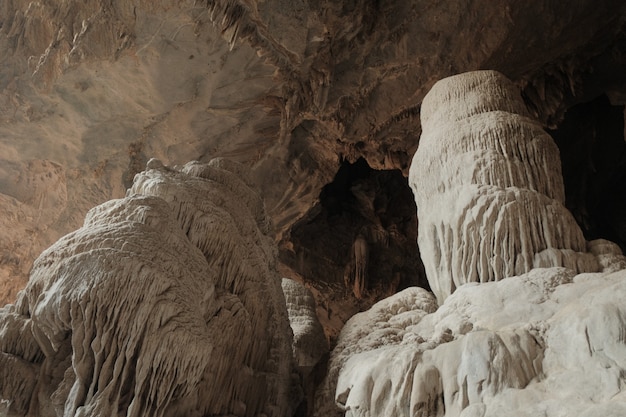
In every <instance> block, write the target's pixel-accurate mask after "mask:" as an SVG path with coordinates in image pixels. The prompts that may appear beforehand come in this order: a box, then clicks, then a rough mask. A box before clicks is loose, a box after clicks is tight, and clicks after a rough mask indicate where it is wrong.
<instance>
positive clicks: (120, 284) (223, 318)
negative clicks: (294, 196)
mask: <svg viewBox="0 0 626 417" xmlns="http://www.w3.org/2000/svg"><path fill="white" fill-rule="evenodd" d="M269 230H270V228H269V222H268V220H267V217H266V215H265V211H264V208H263V203H262V200H261V199H260V198H259V196H258V195H257V194H256V193H255V192H254V191H253V190H252V189H251V188H250V181H249V179H246V173H245V172H244V169H243V168H242V166H240V165H238V164H235V163H232V162H229V161H226V160H219V159H216V160H212V161H211V162H210V163H209V164H198V163H189V164H187V165H185V166H184V167H182V168H177V169H171V168H167V167H164V166H163V165H162V164H160V163H159V162H158V161H155V160H152V161H150V162H149V163H148V169H147V170H146V171H145V172H143V173H141V174H139V175H137V176H136V178H135V182H134V185H133V186H132V188H131V189H130V190H129V191H128V193H127V196H126V197H125V198H123V199H120V200H113V201H110V202H108V203H105V204H102V205H100V206H98V207H96V208H94V209H92V210H91V211H90V212H89V214H88V215H87V218H86V219H85V223H84V225H83V227H82V228H80V229H79V230H77V231H75V232H73V233H70V234H69V235H67V236H65V237H63V238H62V239H60V240H59V241H58V242H57V243H55V244H54V245H53V246H51V247H50V248H49V249H48V250H46V251H45V252H44V253H43V254H42V255H41V256H40V257H39V258H38V259H37V261H36V262H35V265H34V267H33V270H32V272H31V276H30V280H29V283H28V285H27V287H26V288H25V289H24V290H23V291H22V292H20V294H19V296H18V298H17V301H16V303H15V304H13V305H7V306H6V307H4V308H2V309H0V335H1V337H0V398H2V399H4V400H8V413H9V414H8V415H10V416H33V417H34V416H53V415H56V416H67V417H69V416H128V417H130V416H137V417H139V416H202V415H222V416H226V415H228V416H231V415H236V416H258V415H263V416H274V417H280V416H285V415H288V414H290V412H291V411H292V410H291V408H292V407H293V406H294V404H293V401H292V399H293V392H296V393H297V384H298V382H297V381H293V380H292V361H293V359H292V358H293V356H292V345H291V343H292V332H291V329H290V327H289V320H288V317H287V309H286V305H285V299H284V297H283V293H282V290H281V282H280V278H279V277H278V275H277V273H276V270H275V257H276V249H275V246H274V244H273V241H272V238H271V237H270V236H268V232H269ZM294 387H295V388H294ZM290 397H291V398H290Z"/></svg>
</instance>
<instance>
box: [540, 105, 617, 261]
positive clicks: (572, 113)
mask: <svg viewBox="0 0 626 417" xmlns="http://www.w3.org/2000/svg"><path fill="white" fill-rule="evenodd" d="M549 133H550V134H551V135H552V137H553V138H554V140H555V141H556V143H557V145H558V146H559V149H560V151H561V163H562V168H563V178H564V183H565V195H566V205H567V208H568V209H569V210H570V211H571V212H572V213H573V214H574V217H575V218H576V221H577V222H578V224H579V225H580V227H581V228H582V230H583V233H584V234H585V238H586V239H587V240H591V239H597V238H605V239H609V240H612V241H614V242H616V243H617V244H619V245H620V246H621V248H622V250H625V249H626V142H624V106H613V105H611V103H610V102H609V100H608V98H607V97H606V96H604V95H603V96H600V97H598V98H596V99H594V100H592V101H590V102H587V103H582V104H579V105H576V106H574V107H572V108H570V109H569V110H568V111H567V113H566V114H565V118H564V120H563V122H562V123H561V124H560V125H559V127H558V128H557V129H556V130H554V131H549Z"/></svg>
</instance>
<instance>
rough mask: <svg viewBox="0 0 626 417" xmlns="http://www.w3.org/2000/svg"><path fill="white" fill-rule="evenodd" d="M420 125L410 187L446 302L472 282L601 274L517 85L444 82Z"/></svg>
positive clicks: (555, 153)
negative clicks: (561, 270) (556, 271)
mask: <svg viewBox="0 0 626 417" xmlns="http://www.w3.org/2000/svg"><path fill="white" fill-rule="evenodd" d="M421 119H422V136H421V139H420V145H419V148H418V149H417V152H416V153H415V156H414V157H413V162H412V165H411V172H410V180H409V182H410V185H411V188H412V189H413V192H414V194H415V202H416V204H417V207H418V217H419V230H418V242H419V247H420V252H421V255H422V260H423V261H424V267H425V269H426V275H427V276H428V281H429V284H430V287H431V289H432V290H433V292H434V293H435V295H436V296H437V299H438V300H439V301H440V302H441V301H443V300H445V298H446V297H448V296H449V295H450V294H451V293H453V292H454V290H455V289H456V288H457V287H459V286H461V285H463V284H465V283H468V282H489V281H498V280H500V279H502V278H506V277H511V276H515V275H521V274H523V273H525V272H528V271H530V270H531V269H532V268H536V267H550V266H564V267H567V268H571V269H573V270H574V271H576V272H595V271H597V270H598V265H597V263H596V260H595V259H594V257H593V256H592V255H590V254H588V253H586V252H587V248H586V242H585V239H584V237H583V234H582V231H581V230H580V228H579V227H578V225H577V224H576V221H575V220H574V217H573V216H572V215H571V213H570V212H569V211H568V210H567V209H566V208H565V205H564V204H565V193H564V188H563V177H562V175H561V163H560V159H559V150H558V148H557V147H556V145H555V144H554V142H553V140H552V138H551V137H550V136H549V135H548V134H547V133H546V132H545V131H544V130H543V129H542V127H541V125H540V124H539V123H538V122H536V121H535V120H533V119H531V118H529V116H528V112H527V110H526V106H525V105H524V102H523V101H522V98H521V96H520V94H519V90H518V88H517V87H516V86H515V85H514V84H513V83H512V82H511V81H509V80H508V79H507V78H506V77H504V76H503V75H502V74H500V73H498V72H495V71H476V72H471V73H465V74H460V75H456V76H452V77H449V78H445V79H443V80H441V81H439V82H438V83H437V84H435V85H434V86H433V88H432V90H431V91H430V92H429V93H428V94H427V95H426V97H425V98H424V101H423V103H422V114H421Z"/></svg>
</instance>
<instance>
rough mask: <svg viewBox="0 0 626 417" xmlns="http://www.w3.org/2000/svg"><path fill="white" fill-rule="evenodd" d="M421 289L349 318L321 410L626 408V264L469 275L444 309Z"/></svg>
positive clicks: (474, 412)
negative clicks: (593, 269)
mask: <svg viewBox="0 0 626 417" xmlns="http://www.w3.org/2000/svg"><path fill="white" fill-rule="evenodd" d="M614 255H615V256H616V257H620V258H621V261H620V262H623V261H624V257H623V256H620V255H617V254H614ZM420 291H421V290H420V289H417V288H414V289H408V290H405V291H404V292H401V293H398V294H396V295H394V296H392V297H390V298H388V299H385V300H383V301H381V302H379V303H378V304H376V305H375V306H374V307H372V309H371V310H369V311H367V312H364V313H360V314H358V315H356V316H354V317H353V318H352V319H351V320H350V321H349V322H348V323H347V324H346V326H345V327H344V329H343V330H342V333H341V335H340V337H339V342H338V345H337V348H335V349H334V351H333V353H332V354H331V358H330V363H329V371H328V376H327V379H326V380H325V381H324V383H323V385H322V386H321V387H320V389H319V391H318V393H317V406H318V409H317V414H316V415H317V416H320V417H321V416H332V415H336V416H339V415H344V414H345V416H359V417H374V416H381V415H389V416H418V417H431V416H437V417H443V416H445V417H456V416H462V417H477V416H480V417H496V416H503V415H506V416H511V417H513V416H515V417H522V416H524V417H531V416H537V415H543V416H546V417H556V416H562V415H584V416H598V417H600V416H607V415H610V416H619V415H623V413H624V412H625V411H626V390H625V389H624V382H625V378H624V374H625V372H626V341H625V340H624V337H623V334H624V328H626V320H625V317H626V309H625V308H624V303H623V302H622V300H623V299H624V297H625V296H626V271H624V270H621V271H619V272H614V273H606V272H605V273H584V274H578V275H576V274H575V272H574V271H572V270H570V269H566V268H546V269H544V268H537V269H533V270H532V271H531V272H529V273H527V274H524V275H521V276H516V277H511V278H509V279H506V280H502V281H499V282H490V283H483V284H477V283H471V284H466V285H464V286H462V287H460V288H459V289H458V290H457V291H456V292H455V293H454V294H452V295H451V296H450V297H448V298H447V299H446V300H445V302H444V304H443V305H442V306H441V307H440V308H439V309H438V310H437V311H436V312H432V311H434V309H435V308H436V304H435V300H434V298H432V297H431V298H430V299H429V298H428V294H426V293H420ZM494 312H497V313H496V314H494ZM333 403H335V404H333Z"/></svg>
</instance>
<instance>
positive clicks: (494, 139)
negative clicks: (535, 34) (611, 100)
mask: <svg viewBox="0 0 626 417" xmlns="http://www.w3.org/2000/svg"><path fill="white" fill-rule="evenodd" d="M523 114H524V107H523V104H522V103H521V102H520V101H519V100H517V99H516V94H515V90H514V88H513V87H512V85H510V83H508V81H507V80H506V79H504V78H503V77H502V76H501V75H500V74H498V73H495V72H491V71H489V72H478V73H471V74H462V75H460V76H455V77H452V78H450V79H447V80H444V81H443V82H440V83H438V84H437V85H435V87H434V88H433V92H432V93H430V94H429V96H427V100H426V101H425V103H424V113H423V117H424V121H423V126H424V136H423V138H422V143H421V144H420V149H419V150H418V153H417V154H416V157H415V158H414V162H413V167H412V172H411V183H412V186H413V189H414V191H415V194H416V200H417V203H418V210H419V211H418V215H419V221H420V237H419V239H420V240H419V242H420V249H421V251H422V257H423V259H424V263H425V265H426V268H427V273H428V274H429V282H430V283H431V286H432V287H433V289H434V290H435V294H436V295H437V298H438V299H439V300H436V299H435V297H434V296H433V295H432V294H430V293H429V292H427V291H425V290H423V289H421V288H408V289H406V290H404V291H402V292H400V293H398V294H395V295H393V296H391V297H389V298H387V299H384V300H382V301H380V302H379V303H377V304H376V305H374V306H373V307H372V308H371V309H370V310H368V311H366V312H363V313H360V314H357V315H355V316H354V317H352V318H351V319H350V321H348V323H346V326H345V327H344V328H343V330H342V331H341V334H340V336H339V339H338V343H337V346H336V347H335V349H334V350H333V352H332V353H331V355H330V360H329V368H328V374H327V376H326V379H325V380H324V382H323V383H322V385H321V386H320V388H319V390H318V392H317V395H316V416H319V417H321V416H332V415H336V416H339V415H342V414H343V415H345V416H350V417H357V416H358V417H373V416H381V415H386V416H387V415H389V416H413V417H433V416H436V417H444V416H445V417H495V416H511V417H513V416H516V417H522V416H527V417H530V416H537V415H542V416H546V417H557V416H562V415H584V416H607V415H610V416H618V415H623V414H624V412H625V411H626V389H625V388H624V387H625V386H626V384H625V382H626V377H625V376H624V375H626V338H625V337H624V334H625V329H626V308H625V307H624V303H623V299H624V297H625V296H626V270H625V269H624V267H625V266H626V257H624V256H623V255H622V253H621V250H620V249H619V247H618V246H617V245H615V244H614V243H612V242H609V241H606V240H594V241H591V242H589V243H587V242H585V240H584V239H583V238H582V234H581V233H580V230H578V229H577V228H576V227H574V226H575V224H574V223H573V220H572V216H571V215H570V214H569V213H568V212H567V211H566V210H565V208H564V207H563V204H562V202H563V190H562V184H561V180H560V179H559V177H558V176H559V174H560V173H559V170H558V152H557V151H556V149H555V147H554V145H553V144H552V143H551V142H550V141H549V140H547V138H546V136H545V134H544V133H543V131H542V130H541V128H540V127H539V126H538V125H537V124H535V123H534V122H532V121H531V120H530V119H528V118H527V117H526V116H524V115H523ZM554 164H556V166H555V165H554ZM587 250H588V252H587ZM551 265H552V266H551ZM545 266H551V267H547V268H546V267H545ZM589 270H591V271H601V272H586V271H589ZM525 271H528V272H525ZM505 277H506V278H507V279H501V278H505ZM456 287H458V288H456ZM455 289H456V291H454V290H455ZM437 301H440V304H441V305H440V306H439V308H437ZM333 403H334V404H333Z"/></svg>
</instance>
